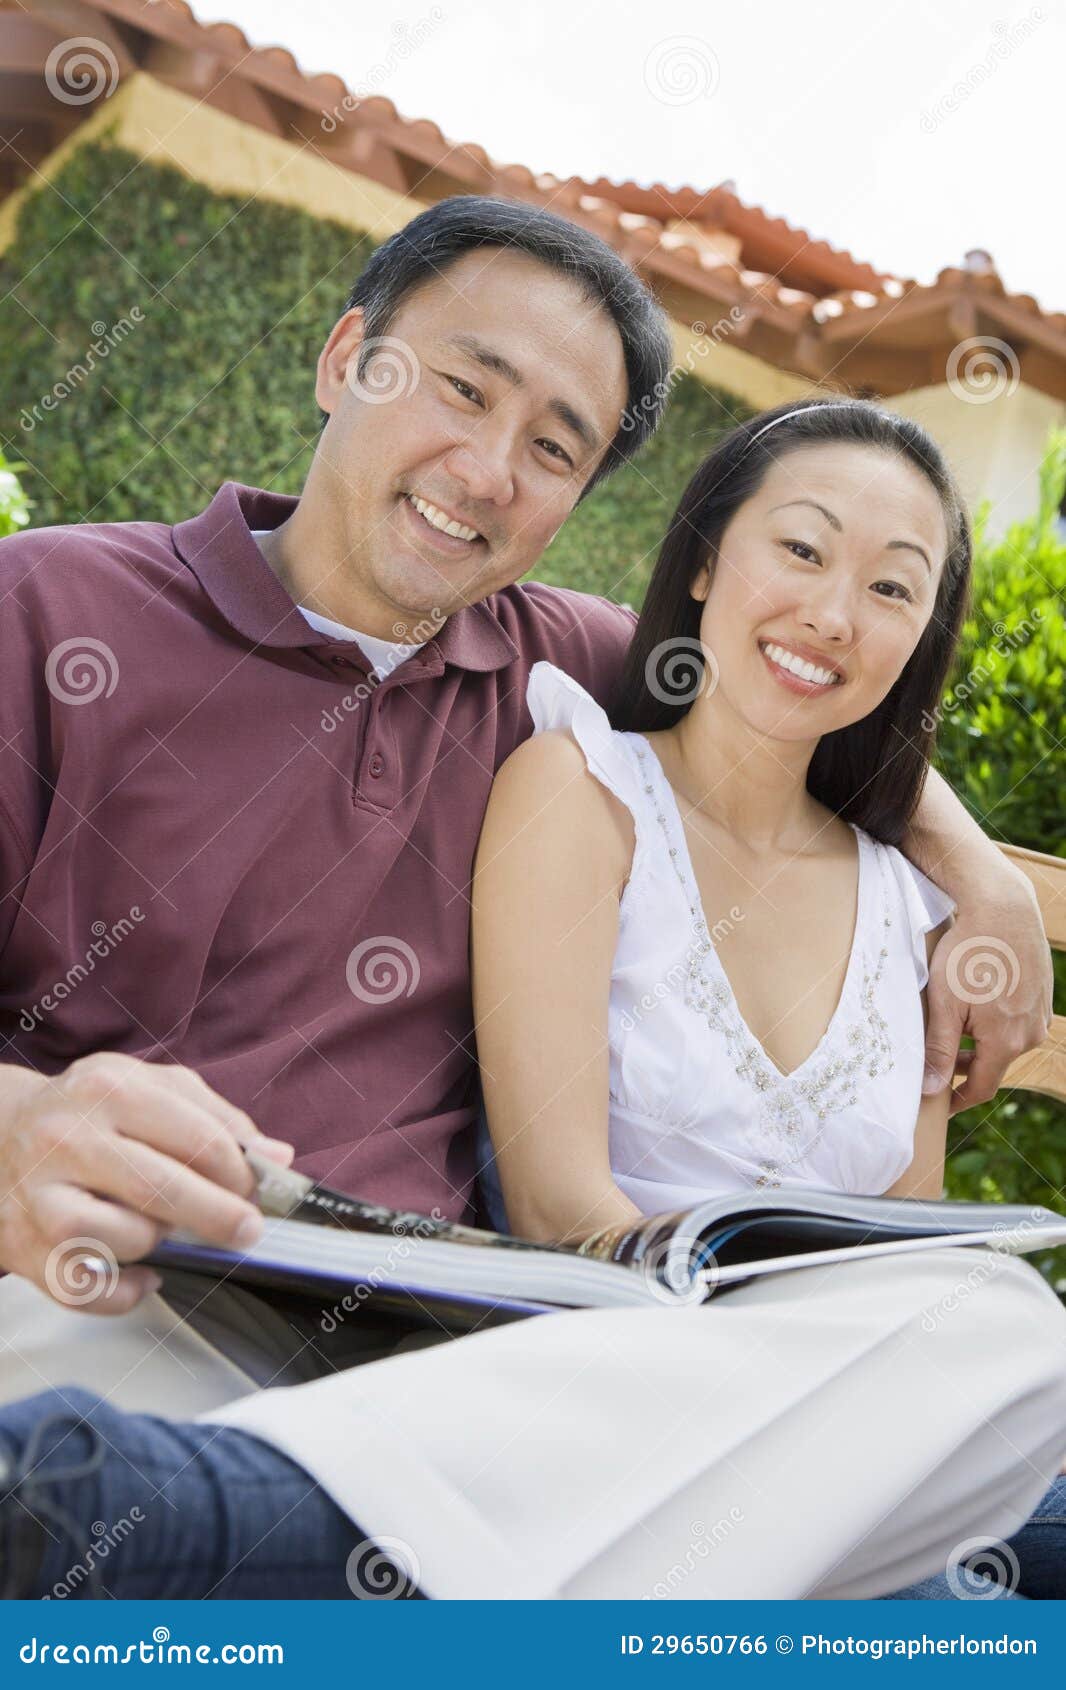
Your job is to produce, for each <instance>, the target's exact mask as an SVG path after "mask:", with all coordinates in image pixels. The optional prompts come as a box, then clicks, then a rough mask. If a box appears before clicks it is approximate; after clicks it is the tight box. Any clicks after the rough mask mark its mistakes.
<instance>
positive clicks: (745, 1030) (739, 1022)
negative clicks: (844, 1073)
mask: <svg viewBox="0 0 1066 1690" xmlns="http://www.w3.org/2000/svg"><path fill="white" fill-rule="evenodd" d="M633 741H634V744H635V749H636V752H637V757H638V759H639V760H640V765H641V771H642V775H643V783H644V791H645V792H646V793H648V794H649V795H650V796H651V797H653V798H656V811H657V820H658V822H659V824H660V826H661V828H662V830H663V833H664V835H665V837H666V842H667V846H668V849H669V854H670V860H671V862H672V863H673V865H674V870H675V872H676V874H677V876H678V879H679V881H680V883H681V888H682V891H683V892H684V894H685V897H686V901H687V903H688V906H689V913H690V915H691V917H692V921H693V927H694V943H693V947H692V950H691V952H690V983H695V984H696V986H697V996H696V1002H697V1003H698V1005H699V1007H701V1008H705V1007H706V1005H707V996H706V992H707V991H709V992H710V994H711V998H712V1000H713V1002H714V1004H715V1005H716V1006H717V1007H718V1009H719V1010H722V1009H726V1008H727V1009H728V1013H729V1019H731V1020H732V1022H733V1024H734V1027H735V1029H736V1031H737V1034H738V1035H739V1037H740V1038H741V1039H742V1040H743V1042H744V1044H745V1046H746V1051H745V1054H746V1057H747V1064H748V1065H750V1066H747V1065H746V1070H747V1072H749V1073H750V1074H751V1075H752V1077H753V1078H754V1080H755V1083H756V1085H757V1087H758V1089H759V1090H760V1091H764V1090H766V1089H767V1088H768V1086H771V1085H772V1086H773V1088H774V1089H777V1090H780V1089H784V1088H793V1087H800V1088H801V1089H803V1090H806V1088H804V1087H802V1082H803V1080H804V1079H805V1078H806V1076H807V1074H808V1071H809V1070H811V1069H812V1068H814V1067H815V1066H816V1065H818V1064H819V1063H824V1059H825V1056H826V1053H827V1052H828V1051H829V1049H830V1048H831V1047H832V1046H833V1045H834V1044H836V1043H837V1042H838V1041H839V1039H840V1037H841V1035H843V1033H844V1031H845V1029H844V1023H845V1021H846V1020H847V1018H848V1017H849V1015H850V1016H852V1018H854V1010H853V997H854V988H855V981H856V977H857V975H858V972H859V970H860V968H863V966H864V954H863V953H864V948H865V947H864V934H865V929H866V924H867V921H868V918H869V917H868V908H867V906H868V903H869V898H870V891H871V880H870V870H871V868H872V867H873V864H872V863H871V862H870V860H869V852H870V850H871V845H870V843H869V841H868V840H866V839H865V838H864V836H863V834H862V831H861V829H858V828H856V829H854V832H855V838H856V844H857V846H858V852H859V859H858V860H859V876H858V888H857V895H856V913H855V929H854V933H853V936H852V945H851V952H850V955H849V958H848V966H847V969H846V971H845V976H844V984H843V986H842V988H841V992H840V997H839V999H838V1001H837V1005H836V1008H835V1009H834V1011H833V1014H832V1016H831V1018H830V1020H829V1024H828V1026H827V1027H826V1029H825V1032H824V1033H823V1034H822V1036H821V1038H820V1039H819V1040H818V1043H817V1044H816V1045H815V1047H814V1049H813V1050H812V1051H811V1052H810V1054H809V1055H808V1056H807V1057H805V1058H804V1060H803V1061H802V1062H801V1063H799V1064H798V1066H797V1067H795V1068H793V1069H791V1070H790V1071H789V1072H788V1073H787V1074H786V1073H784V1072H783V1071H782V1070H781V1069H780V1068H779V1067H778V1066H777V1063H776V1062H775V1061H774V1060H773V1058H772V1057H771V1056H770V1055H769V1053H768V1052H767V1051H766V1049H765V1047H764V1046H763V1044H762V1043H761V1041H760V1040H759V1039H757V1038H756V1036H755V1034H754V1033H753V1032H752V1031H751V1028H750V1027H749V1026H748V1024H747V1022H746V1021H745V1020H744V1017H743V1015H742V1014H741V1012H740V1006H739V1004H738V1003H737V999H736V994H735V993H734V991H733V988H732V985H731V984H730V981H729V977H728V975H727V974H726V972H725V969H724V968H723V966H722V963H721V960H720V958H719V956H718V952H717V949H716V947H715V946H714V944H713V943H712V940H711V935H710V932H709V930H708V927H707V920H706V915H705V913H704V909H703V903H702V899H701V897H700V891H699V884H698V882H697V880H696V875H695V872H694V870H693V867H692V859H691V855H690V853H689V849H688V841H687V838H686V836H685V829H684V823H683V822H682V819H681V811H680V807H679V805H678V802H677V797H676V794H675V793H674V789H673V787H672V786H671V785H670V782H669V781H668V780H667V778H666V771H665V769H664V768H663V766H662V763H661V761H660V759H659V756H658V754H657V752H656V751H655V749H654V747H653V746H652V745H651V743H650V742H649V741H648V740H647V739H646V738H645V737H644V735H643V734H634V735H633ZM649 759H650V763H651V766H652V769H653V770H654V773H655V776H656V777H657V779H658V782H659V793H658V795H656V792H655V787H654V785H653V784H652V782H651V781H649V780H648V761H649ZM671 822H672V824H673V825H672V826H671ZM883 921H884V928H885V929H887V928H888V926H889V924H890V917H889V916H888V914H887V911H886V912H885V913H884V918H883ZM885 936H886V935H885V933H883V934H882V938H884V937H885ZM886 954H887V951H886V949H885V948H883V947H882V949H881V951H880V957H879V959H878V961H879V964H880V963H883V960H884V957H885V956H886ZM704 959H706V962H707V963H708V964H709V966H710V968H711V969H712V970H713V973H714V975H715V980H714V981H713V982H707V980H706V976H705V974H704V972H703V966H702V965H703V963H704ZM880 974H881V967H880V966H878V967H877V969H876V973H875V975H874V977H873V982H871V984H872V983H876V980H877V979H878V978H879V977H880ZM866 984H867V982H866V980H864V987H865V985H866ZM700 985H702V986H703V988H704V992H703V995H698V988H699V986H700ZM862 995H863V999H864V1006H863V1007H864V1009H865V1010H866V1011H867V1012H868V1010H869V1007H870V1006H869V1004H868V1002H867V1001H866V1000H867V993H866V992H865V990H864V992H863V994H862ZM690 1001H691V995H690ZM848 1037H849V1038H850V1037H851V1034H850V1029H849V1030H848ZM851 1042H852V1043H853V1044H854V1043H855V1042H856V1041H855V1040H854V1039H851ZM890 1065H891V1064H890ZM738 1072H740V1070H739V1069H738ZM871 1072H872V1069H871Z"/></svg>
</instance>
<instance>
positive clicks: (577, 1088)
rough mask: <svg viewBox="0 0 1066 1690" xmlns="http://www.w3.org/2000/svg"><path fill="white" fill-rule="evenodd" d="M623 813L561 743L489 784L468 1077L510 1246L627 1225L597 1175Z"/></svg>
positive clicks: (475, 912)
mask: <svg viewBox="0 0 1066 1690" xmlns="http://www.w3.org/2000/svg"><path fill="white" fill-rule="evenodd" d="M633 845H634V829H633V821H632V817H631V816H630V814H629V811H628V810H627V809H626V808H625V806H624V805H623V804H622V803H621V802H620V801H619V800H618V799H616V798H615V797H614V796H613V795H612V794H611V793H609V792H608V791H607V789H606V788H605V787H604V786H602V785H601V783H600V782H599V781H598V780H597V779H596V777H595V776H594V775H592V774H591V773H590V772H589V770H588V767H587V765H586V763H585V759H584V756H583V754H582V752H581V751H580V749H579V748H578V746H577V745H575V744H574V742H573V740H572V739H571V738H570V737H569V735H567V734H565V733H555V732H551V733H540V734H535V735H534V736H533V738H532V739H529V740H526V741H525V742H524V743H523V744H522V745H520V746H519V747H518V749H517V750H516V751H514V752H513V753H512V754H511V756H510V757H509V758H508V759H507V761H506V762H505V763H504V764H503V765H502V767H501V768H500V770H499V772H498V774H497V776H496V779H495V782H494V783H493V787H492V791H491V793H490V795H489V803H488V808H487V810H486V812H485V822H484V826H483V828H482V831H481V838H480V840H479V842H478V850H477V858H476V861H475V865H474V884H473V896H472V912H471V966H472V973H473V991H474V1016H475V1022H476V1035H477V1053H478V1062H479V1063H480V1066H481V1080H482V1089H483V1093H484V1098H485V1112H486V1116H487V1119H488V1126H489V1132H490V1134H491V1136H492V1142H493V1147H494V1149H495V1152H496V1161H497V1165H498V1167H499V1171H500V1181H501V1184H502V1186H503V1194H504V1201H505V1202H506V1205H507V1214H508V1217H509V1219H510V1222H511V1225H512V1226H513V1228H514V1230H515V1232H516V1233H518V1234H520V1235H521V1236H522V1237H525V1238H532V1239H536V1240H537V1241H538V1242H552V1241H555V1242H560V1243H562V1242H565V1243H571V1244H576V1243H580V1242H581V1241H582V1240H583V1239H584V1238H587V1237H588V1236H589V1234H590V1233H593V1232H596V1231H598V1229H599V1228H600V1227H603V1226H610V1225H613V1224H616V1223H618V1222H623V1221H628V1220H632V1219H635V1218H637V1217H638V1216H639V1214H640V1211H639V1210H638V1209H637V1207H636V1204H634V1203H631V1202H630V1200H629V1198H628V1197H626V1196H624V1195H623V1193H622V1192H621V1191H620V1190H619V1189H618V1187H617V1186H616V1185H615V1182H614V1179H613V1176H612V1174H611V1166H610V1161H609V1159H608V1136H607V1119H608V1085H609V1070H608V1048H607V1005H608V999H609V994H610V979H611V968H612V964H613V961H614V952H615V945H616V943H617V938H618V900H619V896H620V893H621V889H622V885H623V882H624V880H625V878H626V876H627V874H628V872H629V867H630V864H631V862H632V856H633Z"/></svg>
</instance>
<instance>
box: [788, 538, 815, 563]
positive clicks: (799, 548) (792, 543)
mask: <svg viewBox="0 0 1066 1690" xmlns="http://www.w3.org/2000/svg"><path fill="white" fill-rule="evenodd" d="M781 544H782V545H783V546H784V547H785V549H786V550H787V551H790V552H792V553H793V554H794V555H797V556H798V555H799V554H800V553H803V552H805V553H806V555H807V558H810V559H812V560H813V562H815V563H818V562H819V557H818V553H817V552H816V551H815V550H814V548H813V546H808V545H807V543H806V541H805V540H782V542H781Z"/></svg>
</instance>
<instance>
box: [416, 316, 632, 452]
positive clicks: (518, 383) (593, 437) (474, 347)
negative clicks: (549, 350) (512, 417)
mask: <svg viewBox="0 0 1066 1690" xmlns="http://www.w3.org/2000/svg"><path fill="white" fill-rule="evenodd" d="M448 344H449V345H451V346H454V347H456V348H457V349H458V350H459V351H460V352H465V353H466V355H467V357H469V358H473V360H474V362H475V363H477V364H480V365H481V367H482V369H485V370H491V371H492V373H493V375H496V376H502V377H503V379H504V381H507V382H510V384H511V386H512V387H524V386H525V377H524V376H523V374H522V372H521V370H519V369H517V368H516V367H515V365H514V364H512V363H511V360H510V359H509V358H505V357H504V356H503V353H502V352H496V351H495V350H494V349H493V348H492V347H491V346H486V345H485V342H484V341H482V340H478V338H477V336H476V335H472V334H456V335H451V336H450V337H449V341H448ZM547 408H548V410H549V411H550V412H551V413H552V415H553V416H554V417H558V419H559V421H560V422H561V423H565V424H566V427H567V428H569V429H572V430H573V432H574V433H575V434H576V435H577V437H578V439H579V440H580V441H581V442H582V444H583V445H584V446H586V447H587V448H588V450H589V451H590V452H594V451H595V450H596V449H597V447H598V446H599V445H600V439H599V435H598V434H597V432H596V430H595V429H594V428H593V427H592V425H591V423H588V422H586V421H585V419H584V417H583V416H582V415H581V413H580V411H575V410H574V407H573V406H572V405H571V404H569V403H568V402H567V401H566V400H565V399H558V398H552V399H549V400H548V401H547Z"/></svg>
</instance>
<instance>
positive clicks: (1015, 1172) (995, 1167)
mask: <svg viewBox="0 0 1066 1690" xmlns="http://www.w3.org/2000/svg"><path fill="white" fill-rule="evenodd" d="M1064 485H1066V433H1056V434H1053V435H1052V437H1051V440H1050V443H1049V447H1048V452H1047V455H1046V457H1045V460H1044V463H1043V465H1042V468H1041V474H1040V502H1039V509H1038V511H1037V513H1036V515H1035V516H1034V517H1033V518H1032V519H1031V520H1030V521H1028V522H1020V523H1015V524H1014V525H1013V526H1012V527H1011V528H1010V529H1009V530H1008V531H1007V533H1006V534H1004V535H1003V536H1002V538H1000V539H995V540H989V539H987V538H986V537H985V526H986V521H987V514H988V513H987V509H984V510H982V511H981V512H979V513H978V518H977V522H976V525H975V526H976V537H977V545H976V552H975V568H974V594H973V598H974V614H973V616H972V617H971V618H970V619H969V620H968V621H967V623H966V625H965V628H964V630H963V636H962V642H961V647H960V651H959V658H958V662H957V664H956V666H955V671H954V675H953V679H952V684H951V686H950V687H949V688H948V690H947V692H946V693H945V695H944V700H943V705H942V716H941V722H940V727H939V733H938V750H937V756H936V764H937V767H938V768H939V769H940V770H941V772H942V774H943V775H944V777H945V778H946V779H947V780H948V781H949V782H950V783H951V785H952V786H953V787H954V789H955V791H956V792H957V793H958V794H959V796H960V798H962V799H963V801H964V803H965V804H966V805H967V808H968V809H969V810H970V811H971V813H972V814H973V815H974V816H975V817H976V819H977V820H978V821H979V822H980V824H981V826H982V828H983V829H984V830H985V832H986V833H987V834H988V835H989V836H990V837H991V838H993V839H999V840H1003V841H1006V842H1009V843H1010V844H1012V845H1024V846H1028V847H1029V848H1030V849H1032V850H1036V851H1045V852H1047V853H1049V854H1050V855H1051V856H1056V857H1066V838H1064V833H1066V828H1064V825H1063V822H1064V815H1066V809H1064V805H1063V744H1064V742H1066V703H1064V680H1066V620H1064V617H1063V605H1064V595H1066V540H1064V539H1063V537H1062V535H1061V534H1060V533H1059V532H1058V531H1057V528H1056V523H1055V517H1056V513H1057V512H1058V509H1059V507H1060V505H1061V502H1062V496H1063V489H1064ZM1055 973H1056V993H1055V1004H1056V1008H1057V1009H1058V1010H1060V1011H1061V1010H1062V1009H1063V1007H1064V1004H1066V996H1064V993H1066V955H1059V956H1056V958H1055ZM949 1152H950V1154H949V1160H948V1191H949V1194H950V1195H951V1196H953V1197H972V1198H981V1199H984V1200H986V1201H996V1202H1000V1201H1003V1202H1010V1203H1044V1204H1046V1205H1047V1206H1048V1207H1050V1208H1054V1209H1063V1208H1066V1107H1064V1106H1063V1105H1062V1104H1061V1103H1058V1102H1056V1101H1054V1100H1053V1099H1051V1098H1044V1097H1039V1096H1037V1095H1035V1094H1032V1093H1026V1092H1013V1091H1009V1090H1005V1091H1001V1092H1000V1093H999V1094H998V1095H997V1097H996V1098H995V1099H994V1100H993V1101H992V1102H990V1103H988V1104H984V1105H982V1106H980V1107H979V1108H976V1109H967V1110H965V1111H964V1112H963V1113H961V1114H959V1115H956V1116H954V1118H953V1120H952V1123H951V1132H950V1137H949ZM1055 1258H1057V1260H1056V1259H1055ZM1055 1258H1053V1257H1049V1258H1048V1259H1047V1260H1046V1261H1044V1262H1043V1264H1042V1265H1043V1266H1044V1267H1045V1269H1046V1270H1047V1271H1048V1272H1049V1274H1050V1275H1051V1276H1052V1277H1053V1278H1055V1279H1056V1280H1057V1281H1058V1283H1059V1287H1060V1289H1062V1288H1066V1281H1064V1280H1063V1279H1062V1278H1061V1277H1060V1276H1062V1275H1064V1274H1066V1254H1064V1253H1063V1252H1061V1251H1060V1252H1056V1253H1055Z"/></svg>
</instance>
